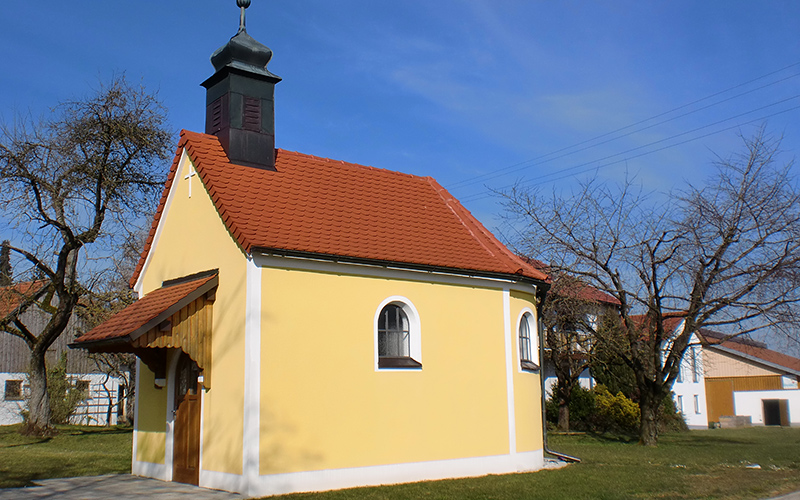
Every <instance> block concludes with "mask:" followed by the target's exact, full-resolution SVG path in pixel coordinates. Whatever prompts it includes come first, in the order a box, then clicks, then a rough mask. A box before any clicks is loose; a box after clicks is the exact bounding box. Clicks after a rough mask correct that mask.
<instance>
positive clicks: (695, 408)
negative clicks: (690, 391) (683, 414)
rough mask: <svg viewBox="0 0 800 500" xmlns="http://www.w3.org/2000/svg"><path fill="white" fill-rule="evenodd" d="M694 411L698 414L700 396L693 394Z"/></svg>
mask: <svg viewBox="0 0 800 500" xmlns="http://www.w3.org/2000/svg"><path fill="white" fill-rule="evenodd" d="M694 412H695V413H697V414H698V415H699V414H700V396H698V395H697V394H695V395H694Z"/></svg>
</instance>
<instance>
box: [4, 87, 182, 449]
mask: <svg viewBox="0 0 800 500" xmlns="http://www.w3.org/2000/svg"><path fill="white" fill-rule="evenodd" d="M165 123H166V116H165V110H164V108H163V106H162V105H161V104H160V102H159V101H158V100H157V99H156V98H155V96H154V95H152V94H150V93H148V92H146V90H145V89H144V88H142V87H135V86H131V85H129V84H128V83H127V81H126V80H125V78H124V77H116V78H114V79H113V80H112V81H111V82H109V84H107V85H103V86H101V87H100V89H99V90H98V91H97V92H96V93H95V94H94V95H93V96H91V97H89V98H87V99H84V100H77V101H69V102H65V103H62V104H61V105H59V106H58V107H57V108H55V109H54V111H53V114H52V115H51V116H50V117H49V118H47V119H42V120H40V121H38V122H35V123H32V124H31V123H30V120H25V121H22V122H18V123H16V124H15V125H14V126H13V127H8V126H4V127H3V129H2V131H0V183H1V184H0V187H1V188H2V189H0V202H1V203H2V206H1V207H0V211H1V212H2V214H3V216H4V217H5V218H6V219H7V220H9V221H13V222H14V224H15V227H16V229H17V232H16V234H17V236H18V237H17V238H15V240H14V241H13V242H12V243H11V244H10V245H9V249H10V251H11V252H12V254H13V255H15V256H16V257H17V260H16V261H15V262H16V264H15V265H16V267H17V269H19V268H20V266H21V265H22V264H26V265H27V268H26V270H23V272H22V273H15V274H17V276H19V275H20V274H23V275H24V274H25V272H27V274H28V276H29V277H30V279H35V280H37V281H40V282H42V283H43V284H44V285H43V286H42V287H40V288H36V287H34V288H33V290H35V291H36V292H35V293H31V294H30V295H29V296H27V297H25V299H24V300H21V301H20V305H19V307H17V308H15V309H14V310H13V311H11V312H10V313H9V314H7V315H6V316H5V317H3V318H0V330H3V331H5V332H8V333H9V334H11V335H16V336H18V337H20V338H22V339H23V340H24V341H25V343H26V344H27V345H28V347H29V348H30V350H31V356H30V358H31V359H30V378H31V380H30V385H31V398H30V408H29V409H30V416H29V420H28V431H29V432H31V433H37V434H41V433H48V432H50V431H51V429H52V427H51V420H50V407H49V402H48V397H47V379H46V376H45V374H46V368H45V352H46V351H47V348H48V347H49V346H50V345H51V344H52V343H53V342H54V341H55V340H56V338H58V336H59V335H61V334H62V332H63V331H64V329H65V328H66V326H67V322H68V321H69V319H70V317H71V316H72V314H73V311H74V310H75V308H76V306H77V305H78V303H79V301H80V299H81V297H83V296H85V295H86V294H87V293H88V291H89V290H91V289H92V288H93V286H94V285H95V284H96V282H97V281H98V276H99V275H100V273H99V272H100V271H101V270H102V269H103V267H104V265H106V264H107V263H108V262H109V261H111V260H113V257H114V255H113V249H114V248H116V245H115V243H116V240H117V238H118V236H119V235H120V234H124V233H125V232H126V230H127V229H129V227H130V224H131V223H132V222H135V221H136V220H138V216H139V215H140V214H142V213H146V212H148V211H149V209H151V207H152V205H153V203H154V200H155V196H153V195H155V194H156V193H157V192H158V191H159V190H160V188H161V186H162V185H163V179H162V174H161V173H160V172H159V171H160V170H161V169H160V168H158V167H159V166H160V164H161V162H162V161H163V160H165V159H166V158H167V155H168V154H169V144H170V142H171V134H170V133H169V132H168V131H167V129H166V127H165ZM100 242H102V244H98V243H100ZM93 243H95V245H92V244H93ZM30 307H38V308H40V309H42V310H43V311H45V312H47V313H48V314H49V315H50V318H49V321H48V322H47V324H46V325H45V327H44V329H42V330H41V331H38V332H37V331H32V330H31V329H30V328H28V327H27V326H26V325H25V323H24V322H23V320H22V319H21V318H22V316H21V315H22V313H24V312H25V310H27V309H28V308H30Z"/></svg>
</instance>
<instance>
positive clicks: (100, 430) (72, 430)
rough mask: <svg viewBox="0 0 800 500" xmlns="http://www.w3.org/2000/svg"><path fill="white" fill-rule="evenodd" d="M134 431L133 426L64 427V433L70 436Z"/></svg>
mask: <svg viewBox="0 0 800 500" xmlns="http://www.w3.org/2000/svg"><path fill="white" fill-rule="evenodd" d="M132 432H133V427H98V428H97V429H88V428H87V429H84V428H80V429H75V428H68V429H63V430H62V433H63V434H66V435H70V436H92V435H98V434H102V435H109V434H130V433H132Z"/></svg>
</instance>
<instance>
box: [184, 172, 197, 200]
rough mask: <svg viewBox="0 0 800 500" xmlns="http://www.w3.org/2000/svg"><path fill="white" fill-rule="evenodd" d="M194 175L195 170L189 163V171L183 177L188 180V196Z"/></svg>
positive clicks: (190, 195)
mask: <svg viewBox="0 0 800 500" xmlns="http://www.w3.org/2000/svg"><path fill="white" fill-rule="evenodd" d="M195 175H197V172H195V170H194V167H193V166H192V165H189V173H188V174H186V175H185V176H184V177H183V178H184V179H185V180H187V181H189V198H191V197H192V177H194V176H195Z"/></svg>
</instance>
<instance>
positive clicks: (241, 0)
mask: <svg viewBox="0 0 800 500" xmlns="http://www.w3.org/2000/svg"><path fill="white" fill-rule="evenodd" d="M236 5H238V6H239V8H240V9H241V13H240V14H239V31H246V30H245V29H244V10H245V9H246V8H248V7H250V0H236Z"/></svg>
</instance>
